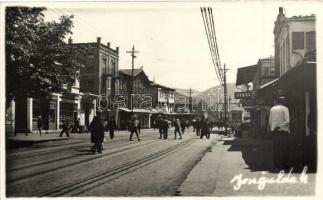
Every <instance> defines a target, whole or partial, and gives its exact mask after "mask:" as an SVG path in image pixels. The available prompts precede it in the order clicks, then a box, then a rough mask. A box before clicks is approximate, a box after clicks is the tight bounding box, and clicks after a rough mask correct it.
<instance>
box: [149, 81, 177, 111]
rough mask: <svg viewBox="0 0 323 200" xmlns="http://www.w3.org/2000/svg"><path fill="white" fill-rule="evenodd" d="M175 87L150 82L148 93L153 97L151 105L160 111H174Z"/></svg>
mask: <svg viewBox="0 0 323 200" xmlns="http://www.w3.org/2000/svg"><path fill="white" fill-rule="evenodd" d="M174 93H175V89H173V88H169V87H166V86H163V85H160V84H157V83H155V82H151V84H150V94H151V95H152V97H153V103H152V107H153V108H154V109H155V110H156V111H158V112H161V113H172V112H174V103H175V94H174Z"/></svg>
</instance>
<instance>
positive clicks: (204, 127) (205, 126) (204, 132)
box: [200, 116, 210, 139]
mask: <svg viewBox="0 0 323 200" xmlns="http://www.w3.org/2000/svg"><path fill="white" fill-rule="evenodd" d="M200 127H201V136H200V139H203V137H204V136H205V137H206V138H207V139H209V138H210V129H209V122H208V119H207V118H205V117H204V116H202V118H201V121H200Z"/></svg>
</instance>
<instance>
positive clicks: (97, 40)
mask: <svg viewBox="0 0 323 200" xmlns="http://www.w3.org/2000/svg"><path fill="white" fill-rule="evenodd" d="M96 43H98V45H100V44H101V37H97V38H96Z"/></svg>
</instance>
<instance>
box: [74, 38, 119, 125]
mask: <svg viewBox="0 0 323 200" xmlns="http://www.w3.org/2000/svg"><path fill="white" fill-rule="evenodd" d="M69 43H70V44H72V46H73V50H74V51H75V52H82V54H83V59H84V67H83V68H81V70H80V92H82V93H83V94H84V95H85V98H84V99H83V101H82V110H84V112H83V113H84V118H85V120H84V121H85V122H84V123H85V125H87V126H88V125H89V123H90V121H91V118H92V115H93V110H94V109H96V108H95V106H94V101H95V100H97V105H96V106H97V108H98V110H100V111H102V112H103V115H102V118H103V120H104V121H105V123H106V122H107V120H108V118H110V117H115V116H116V113H115V112H114V111H113V110H110V109H108V108H110V107H109V106H111V105H110V103H111V101H110V99H114V96H115V94H116V93H118V89H119V79H118V76H119V75H118V71H119V47H116V48H115V49H112V48H111V47H110V43H109V42H108V43H107V44H102V43H101V38H100V37H97V41H96V42H89V43H72V41H71V39H70V41H69ZM75 56H76V57H77V58H79V57H78V56H82V55H81V54H75ZM102 96H104V97H107V98H99V97H102ZM107 99H109V101H108V100H107ZM94 114H95V113H94Z"/></svg>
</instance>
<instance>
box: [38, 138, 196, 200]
mask: <svg viewBox="0 0 323 200" xmlns="http://www.w3.org/2000/svg"><path fill="white" fill-rule="evenodd" d="M197 140H198V138H195V137H191V138H190V139H187V140H185V141H183V142H180V143H178V144H176V145H173V146H171V147H168V148H166V149H163V150H160V151H158V152H155V153H153V154H150V155H148V156H146V157H144V158H141V159H139V160H136V161H132V162H128V163H125V164H122V165H119V166H117V167H114V168H112V169H109V170H106V171H103V172H101V173H98V174H96V175H94V176H90V177H86V178H83V179H81V180H78V181H74V182H71V183H67V184H64V185H60V186H59V187H56V188H54V189H53V190H50V191H47V192H44V193H40V194H38V195H36V196H37V197H58V196H64V195H66V196H77V195H80V194H82V193H84V192H86V191H89V190H91V189H93V188H95V187H97V186H99V185H102V184H105V183H108V182H111V181H113V180H115V179H117V178H119V177H121V176H124V175H126V174H129V173H131V172H134V171H136V170H138V169H141V168H143V167H145V166H148V165H150V164H152V163H155V162H157V161H159V160H161V159H163V158H165V157H167V156H169V155H172V154H174V153H175V152H177V151H180V150H182V149H184V148H186V147H188V146H190V145H191V144H192V143H194V142H195V141H197Z"/></svg>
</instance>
